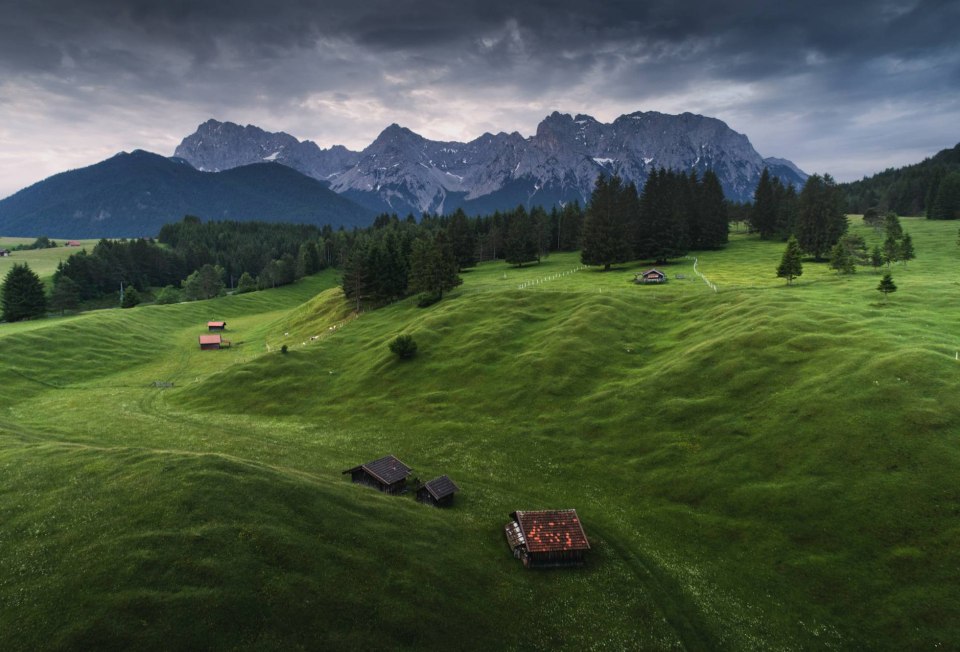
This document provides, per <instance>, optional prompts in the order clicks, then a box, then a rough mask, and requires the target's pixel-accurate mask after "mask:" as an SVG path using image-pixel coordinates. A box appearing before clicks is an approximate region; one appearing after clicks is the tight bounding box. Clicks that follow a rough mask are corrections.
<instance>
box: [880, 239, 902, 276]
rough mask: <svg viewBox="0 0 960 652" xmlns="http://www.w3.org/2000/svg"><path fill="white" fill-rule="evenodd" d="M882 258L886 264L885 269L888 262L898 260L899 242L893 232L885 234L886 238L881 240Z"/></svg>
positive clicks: (888, 264) (888, 267) (888, 265)
mask: <svg viewBox="0 0 960 652" xmlns="http://www.w3.org/2000/svg"><path fill="white" fill-rule="evenodd" d="M883 260H884V262H885V263H886V264H887V269H890V263H895V262H897V261H898V260H900V242H899V241H898V240H897V236H896V235H894V234H893V233H889V234H887V238H886V240H884V241H883Z"/></svg>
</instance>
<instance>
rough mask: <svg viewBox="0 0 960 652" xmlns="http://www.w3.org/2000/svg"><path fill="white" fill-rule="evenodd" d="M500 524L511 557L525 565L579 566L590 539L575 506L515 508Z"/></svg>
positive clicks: (535, 566) (542, 566) (530, 566)
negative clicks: (519, 509)
mask: <svg viewBox="0 0 960 652" xmlns="http://www.w3.org/2000/svg"><path fill="white" fill-rule="evenodd" d="M510 518H511V519H513V520H511V521H510V522H509V523H507V525H506V526H505V527H504V531H505V533H506V535H507V543H508V544H509V545H510V549H511V550H512V551H513V556H514V557H516V558H517V559H519V560H521V561H523V565H524V566H526V567H527V568H554V567H561V566H580V565H582V564H583V555H584V553H585V552H586V551H587V550H590V542H589V541H587V535H586V533H585V532H584V531H583V526H582V525H581V524H580V518H579V517H578V516H577V510H575V509H558V510H542V511H536V512H521V511H516V512H513V513H512V514H510Z"/></svg>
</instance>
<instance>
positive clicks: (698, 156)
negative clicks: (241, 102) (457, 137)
mask: <svg viewBox="0 0 960 652" xmlns="http://www.w3.org/2000/svg"><path fill="white" fill-rule="evenodd" d="M174 155H175V156H177V157H179V158H182V159H184V160H186V161H188V162H190V163H191V164H192V165H194V166H195V167H197V168H198V169H200V170H211V171H216V170H225V169H229V168H231V167H236V166H239V165H247V164H250V163H253V162H256V161H276V162H278V163H282V164H284V165H288V166H290V167H293V168H294V169H296V170H298V171H300V172H302V173H303V174H305V175H307V176H311V177H313V178H315V179H318V180H322V181H325V182H329V183H330V187H331V189H333V190H334V191H336V192H338V193H340V194H342V195H344V196H346V197H348V198H350V199H352V200H354V201H356V202H357V203H359V204H361V205H363V206H366V207H368V208H370V209H371V210H373V211H376V212H384V211H387V212H396V213H400V214H405V213H408V212H412V213H414V214H420V213H423V212H430V213H451V212H453V211H454V210H456V209H457V208H463V209H464V210H466V211H467V212H468V213H473V214H476V213H486V212H492V211H493V210H496V209H505V208H513V207H515V206H516V205H518V204H524V205H526V206H532V205H537V204H539V205H543V206H547V207H549V206H553V205H557V204H562V203H565V202H569V201H579V202H580V203H581V204H583V203H586V201H587V200H588V199H589V197H590V193H591V191H592V189H593V185H594V183H595V181H596V178H597V176H598V175H599V174H601V173H603V174H607V175H610V174H619V175H620V176H621V177H622V178H624V179H625V180H626V181H628V182H629V181H632V182H634V183H635V184H636V185H637V187H638V188H640V187H642V186H643V183H644V182H645V181H646V179H647V176H648V175H649V174H650V172H651V171H653V170H655V169H658V168H660V167H665V168H670V169H674V170H683V171H687V172H689V171H691V170H696V171H697V172H698V173H700V174H702V173H703V172H705V171H706V170H708V169H710V170H713V171H714V172H715V173H716V174H717V175H718V177H719V178H720V183H721V185H722V186H723V190H724V193H725V195H726V196H727V198H728V199H733V200H735V201H749V200H750V199H751V198H752V196H753V190H754V188H755V187H756V184H757V181H758V180H759V178H760V174H761V173H762V171H763V169H764V168H765V167H767V168H770V170H771V172H772V173H773V174H775V175H776V176H778V177H780V179H781V181H783V182H785V183H789V184H792V185H796V186H800V185H802V184H803V182H804V181H805V180H806V178H807V175H806V174H805V173H804V172H803V171H802V170H800V169H799V168H798V167H797V166H796V165H794V164H793V163H792V162H790V161H788V160H786V159H782V158H767V159H764V158H763V157H762V156H760V154H758V153H757V151H756V150H755V149H754V148H753V146H752V145H751V144H750V141H749V140H748V139H747V137H746V136H744V135H743V134H740V133H737V132H736V131H734V130H732V129H730V127H728V126H727V125H726V124H725V123H724V122H722V121H720V120H717V119H716V118H708V117H704V116H700V115H694V114H692V113H684V114H681V115H666V114H663V113H657V112H653V111H651V112H637V113H631V114H629V115H623V116H620V117H619V118H617V119H616V120H614V121H613V122H612V123H610V124H605V123H602V122H599V121H597V120H596V119H594V118H592V117H591V116H588V115H576V116H570V115H568V114H562V113H559V112H554V113H553V114H551V115H550V116H548V117H547V118H546V119H544V120H543V121H542V122H541V123H540V124H539V125H538V127H537V131H536V133H535V134H534V135H533V136H530V137H528V138H524V137H523V136H521V135H520V134H519V133H516V132H513V133H510V134H508V133H504V132H500V133H498V134H490V133H486V134H483V135H482V136H480V137H479V138H477V139H475V140H472V141H470V142H468V143H461V142H445V141H434V140H429V139H426V138H424V137H422V136H420V135H418V134H416V133H414V132H413V131H410V130H409V129H406V128H404V127H401V126H399V125H396V124H393V125H390V126H389V127H387V128H386V129H385V130H384V131H383V132H382V133H381V134H380V135H379V136H378V137H377V138H376V140H374V141H373V142H372V143H371V144H370V145H369V146H368V147H366V148H365V149H364V150H363V151H361V152H352V151H350V150H348V149H346V148H344V147H341V146H336V147H331V148H330V149H321V148H320V147H318V146H317V145H316V144H315V143H312V142H310V141H302V142H301V141H299V140H297V139H296V138H294V137H293V136H291V135H289V134H286V133H270V132H266V131H263V130H262V129H259V128H257V127H254V126H251V125H248V126H246V127H241V126H239V125H236V124H233V123H230V122H225V123H224V122H217V121H216V120H208V121H207V122H205V123H203V124H202V125H200V126H199V127H198V129H197V131H196V132H195V133H193V134H191V135H190V136H187V137H186V138H184V140H183V141H182V142H181V143H180V145H179V146H178V147H177V149H176V152H175V154H174Z"/></svg>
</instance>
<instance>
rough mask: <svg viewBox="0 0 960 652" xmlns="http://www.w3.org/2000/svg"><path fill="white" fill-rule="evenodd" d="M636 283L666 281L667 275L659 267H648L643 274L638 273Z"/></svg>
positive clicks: (635, 278)
mask: <svg viewBox="0 0 960 652" xmlns="http://www.w3.org/2000/svg"><path fill="white" fill-rule="evenodd" d="M633 281H634V283H666V282H667V275H666V274H664V273H663V272H661V271H660V270H658V269H648V270H647V271H645V272H643V273H642V274H637V275H636V276H635V277H634V279H633Z"/></svg>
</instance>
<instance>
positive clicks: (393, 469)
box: [344, 455, 413, 494]
mask: <svg viewBox="0 0 960 652" xmlns="http://www.w3.org/2000/svg"><path fill="white" fill-rule="evenodd" d="M412 472H413V469H411V468H410V467H409V466H407V465H406V464H404V463H403V462H401V461H400V460H398V459H397V458H396V457H394V456H393V455H387V456H386V457H381V458H380V459H378V460H373V461H372V462H367V463H366V464H361V465H360V466H355V467H353V468H352V469H347V470H346V471H344V473H345V474H346V473H349V474H350V479H351V480H353V481H354V482H355V483H357V484H365V485H367V486H368V487H373V488H374V489H379V490H380V491H382V492H384V493H387V494H399V493H403V492H404V491H406V490H407V476H408V475H410V474H411V473H412Z"/></svg>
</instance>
